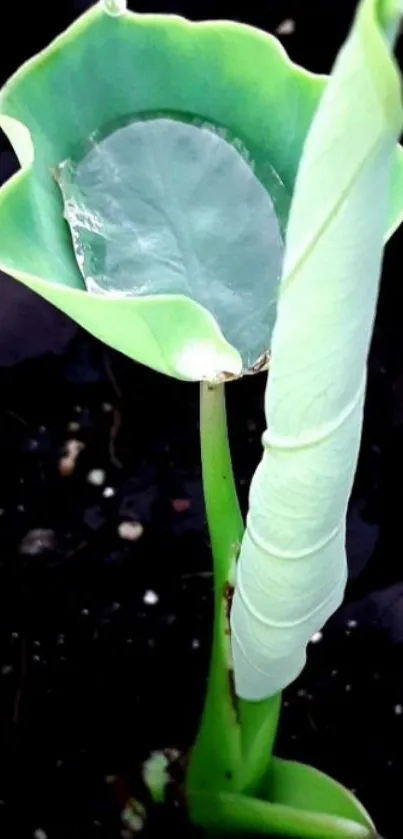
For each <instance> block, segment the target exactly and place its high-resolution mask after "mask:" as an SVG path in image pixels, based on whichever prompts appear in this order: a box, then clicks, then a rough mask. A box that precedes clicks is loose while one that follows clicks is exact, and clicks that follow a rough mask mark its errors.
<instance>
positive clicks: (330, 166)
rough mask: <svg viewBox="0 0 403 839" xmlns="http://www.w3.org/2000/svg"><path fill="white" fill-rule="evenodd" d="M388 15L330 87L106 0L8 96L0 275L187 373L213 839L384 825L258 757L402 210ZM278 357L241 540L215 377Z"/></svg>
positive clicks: (244, 42) (370, 1) (28, 68)
mask: <svg viewBox="0 0 403 839" xmlns="http://www.w3.org/2000/svg"><path fill="white" fill-rule="evenodd" d="M400 7H401V3H400V2H397V0H363V2H362V3H361V4H360V6H359V8H358V12H357V16H356V20H355V22H354V25H353V28H352V30H351V33H350V36H349V38H348V39H347V41H346V43H345V45H344V46H343V48H342V50H341V52H340V54H339V56H338V59H337V61H336V64H335V67H334V69H333V71H332V74H331V76H330V78H329V79H328V80H327V79H325V78H324V77H316V76H313V75H312V74H310V73H307V72H305V71H304V70H302V69H301V68H299V67H296V66H295V65H293V64H292V63H291V62H290V61H289V60H288V58H287V57H286V55H285V54H284V52H283V50H282V48H281V47H280V45H279V44H278V43H277V42H276V40H275V39H273V38H271V37H270V36H267V35H264V34H263V33H260V32H258V31H256V30H253V29H251V28H249V27H246V26H242V25H240V24H230V23H225V22H219V23H203V24H190V23H188V22H187V21H184V20H181V19H179V18H175V17H167V16H153V15H145V16H137V15H132V14H130V13H128V12H126V11H125V9H124V4H122V3H117V2H116V0H108V2H107V3H106V4H105V6H104V5H103V4H102V5H97V6H96V7H95V8H94V9H92V10H91V11H90V12H88V13H87V14H86V15H84V16H83V17H82V18H81V19H80V20H79V21H77V22H76V23H75V24H74V25H73V26H72V27H71V28H70V29H69V30H68V31H67V32H66V33H65V34H63V35H61V36H60V37H59V38H58V39H57V40H56V41H55V42H54V43H53V44H51V45H50V47H49V48H48V49H47V50H45V51H44V52H43V53H42V54H41V55H39V56H37V57H36V58H34V59H32V61H30V62H28V63H27V64H26V65H24V67H22V68H21V69H20V70H19V71H18V72H17V73H16V74H15V76H14V77H13V78H12V79H11V80H10V81H9V83H8V84H7V85H6V86H5V88H4V89H3V91H2V92H1V94H0V125H1V126H2V128H3V129H4V130H5V131H6V133H7V134H8V136H9V138H10V140H11V142H12V143H13V145H14V147H15V149H16V152H17V154H18V157H19V160H20V163H21V171H20V172H18V173H17V175H15V176H14V177H13V178H12V179H11V180H10V181H9V182H8V183H7V184H6V185H5V186H4V187H3V188H2V189H1V190H0V230H1V242H0V268H1V269H2V270H4V271H6V272H7V273H8V274H10V275H11V276H13V277H15V278H16V279H17V280H19V281H21V282H23V283H25V284H26V285H27V286H28V287H30V288H31V289H33V290H35V291H36V292H38V293H39V294H41V295H42V296H43V297H44V298H46V299H47V300H49V301H50V302H51V303H53V304H55V305H56V306H58V307H59V308H60V309H62V310H63V311H65V312H66V313H67V314H69V315H70V316H72V317H73V318H75V319H76V320H77V321H78V322H79V323H80V324H82V325H83V326H84V327H86V328H87V329H88V330H90V331H91V332H93V334H95V335H97V336H98V337H100V338H101V339H102V340H104V341H106V342H107V343H109V344H110V345H111V346H113V347H116V348H117V349H119V350H121V351H122V352H124V353H126V354H127V355H129V356H130V357H132V358H134V359H136V360H137V361H140V362H142V363H145V364H148V365H149V366H150V367H152V368H154V369H156V370H159V371H162V372H165V373H167V374H169V375H173V376H176V377H177V378H181V379H184V380H200V381H201V455H202V465H203V483H204V491H205V499H206V510H207V519H208V524H209V529H210V534H211V543H212V552H213V558H214V577H215V627H214V640H213V650H212V661H211V668H210V676H209V684H208V690H207V696H206V703H205V709H204V714H203V719H202V722H201V726H200V731H199V735H198V738H197V742H196V744H195V746H194V748H193V750H192V754H191V757H190V763H189V767H188V771H187V777H186V792H187V801H188V807H189V814H190V817H191V819H192V820H193V821H194V822H195V823H196V824H198V825H201V826H202V827H204V828H205V829H207V830H208V831H211V832H215V833H221V832H243V833H248V832H249V833H256V834H270V833H271V834H273V833H275V834H276V835H279V836H288V837H301V839H303V837H310V838H311V839H314V837H318V839H319V837H320V839H342V837H343V839H349V838H350V839H352V837H357V839H358V837H360V838H361V839H370V837H375V836H376V831H375V828H374V826H373V824H372V822H371V819H370V817H369V816H368V814H367V813H366V812H365V811H364V809H363V808H362V807H361V805H360V804H359V802H358V801H357V800H356V799H355V798H354V796H352V795H351V794H350V793H349V792H348V791H347V790H345V789H343V788H342V787H341V786H340V785H338V784H337V783H336V782H335V781H333V780H331V779H330V778H327V777H326V776H324V775H323V774H321V773H320V772H317V771H316V770H314V769H313V768H311V767H309V766H303V765H301V764H297V763H292V762H288V761H283V760H280V759H278V758H276V757H273V754H272V751H273V745H274V741H275V734H276V728H277V722H278V714H279V709H280V692H281V690H282V689H283V688H284V687H285V686H286V685H287V684H288V683H290V682H291V681H292V680H293V679H294V678H295V676H296V675H297V673H298V672H299V671H300V669H301V668H302V666H303V664H304V660H305V648H306V644H307V642H308V640H309V637H310V635H311V634H312V633H313V632H314V631H315V629H317V628H319V627H320V626H321V625H322V624H323V622H324V621H325V620H326V618H327V617H328V616H329V615H330V614H331V612H332V611H333V610H334V609H335V608H336V607H337V605H338V603H339V602H340V599H341V597H342V593H343V589H344V584H345V576H346V571H345V557H344V522H345V513H346V507H347V502H348V496H349V493H350V489H351V483H352V479H353V475H354V470H355V466H356V459H357V453H358V446H359V440H360V434H361V424H362V406H363V399H364V393H365V367H366V359H367V353H368V346H369V341H370V337H371V332H372V324H373V318H374V312H375V307H376V300H377V293H378V282H379V274H380V265H381V258H382V249H383V244H384V241H385V239H386V238H388V236H390V235H391V233H392V232H393V230H395V229H396V227H397V226H398V225H399V223H400V221H401V219H402V218H403V154H402V150H401V149H400V147H398V146H397V145H396V144H397V140H398V137H399V134H400V131H401V128H402V124H403V118H402V104H401V96H400V79H399V75H398V72H397V69H396V66H395V64H394V61H393V58H392V56H391V46H392V45H393V42H394V39H395V37H396V33H397V28H398V25H399V21H400ZM111 56H113V63H111V60H110V57H111ZM152 155H154V156H152ZM105 196H107V197H108V201H105ZM229 197H230V200H229ZM63 214H65V216H66V219H67V222H68V224H66V223H65V221H64V218H63ZM213 222H214V223H213ZM69 228H70V230H69ZM217 231H218V233H219V235H218V237H217ZM284 234H285V253H284V255H283V248H284V242H283V238H284ZM72 243H73V244H72ZM213 257H214V259H213ZM130 260H132V261H130ZM212 262H213V264H212ZM133 265H134V266H135V270H134V269H133ZM128 266H129V268H128ZM128 271H129V276H128ZM280 275H281V280H280ZM206 283H209V285H208V289H207V292H208V293H206ZM269 351H271V355H272V360H271V366H270V375H269V377H268V384H267V388H266V418H267V423H268V431H266V433H265V435H264V446H265V453H264V456H263V459H262V462H261V464H260V465H259V467H258V470H257V472H256V475H255V477H254V480H253V483H252V487H251V498H250V511H249V514H248V520H247V526H246V530H245V533H244V526H243V522H242V519H241V516H240V512H239V508H238V502H237V496H236V490H235V486H234V480H233V475H232V467H231V458H230V452H229V446H228V436H227V427H226V416H225V403H224V382H225V381H226V380H227V379H230V378H234V377H237V376H240V375H242V373H251V372H256V371H257V370H259V369H263V368H265V367H267V363H268V353H269ZM238 555H239V558H238ZM235 579H236V585H235V595H234V601H233V604H232V594H233V588H234V584H235ZM231 605H232V610H231ZM230 611H231V627H232V633H231V636H232V637H231V641H232V644H231V643H230V619H229V615H230ZM232 654H233V658H234V672H233V666H232ZM159 771H161V768H160V769H159ZM156 783H157V786H158V782H156ZM158 794H159V793H158Z"/></svg>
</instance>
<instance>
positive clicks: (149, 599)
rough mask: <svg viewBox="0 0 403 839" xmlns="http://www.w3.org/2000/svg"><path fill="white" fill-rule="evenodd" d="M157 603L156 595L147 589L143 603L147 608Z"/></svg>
mask: <svg viewBox="0 0 403 839" xmlns="http://www.w3.org/2000/svg"><path fill="white" fill-rule="evenodd" d="M158 601H159V597H158V594H157V593H156V592H155V591H152V589H148V591H146V593H145V595H144V597H143V603H147V606H155V605H156V603H158Z"/></svg>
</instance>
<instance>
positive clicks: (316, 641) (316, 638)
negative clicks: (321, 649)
mask: <svg viewBox="0 0 403 839" xmlns="http://www.w3.org/2000/svg"><path fill="white" fill-rule="evenodd" d="M322 638H323V635H322V633H321V632H315V633H314V634H313V635H312V638H311V644H319V641H321V640H322Z"/></svg>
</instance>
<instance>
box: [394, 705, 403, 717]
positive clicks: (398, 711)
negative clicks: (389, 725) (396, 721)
mask: <svg viewBox="0 0 403 839" xmlns="http://www.w3.org/2000/svg"><path fill="white" fill-rule="evenodd" d="M395 714H396V715H397V716H398V717H400V715H401V714H403V705H395Z"/></svg>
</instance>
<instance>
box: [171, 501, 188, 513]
mask: <svg viewBox="0 0 403 839" xmlns="http://www.w3.org/2000/svg"><path fill="white" fill-rule="evenodd" d="M171 504H172V509H173V510H174V512H175V513H185V512H186V510H189V507H190V501H189V499H188V498H174V500H173V501H172V502H171Z"/></svg>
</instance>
